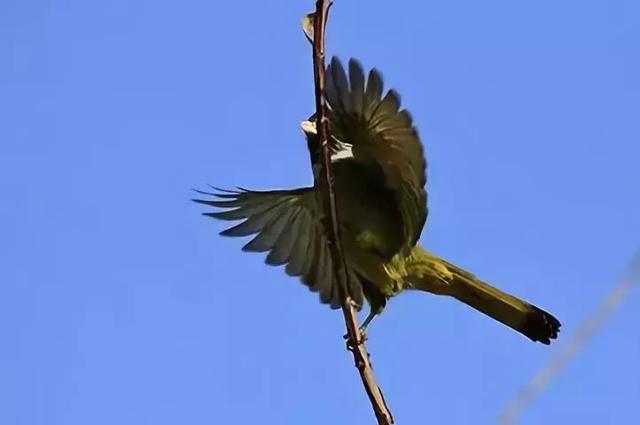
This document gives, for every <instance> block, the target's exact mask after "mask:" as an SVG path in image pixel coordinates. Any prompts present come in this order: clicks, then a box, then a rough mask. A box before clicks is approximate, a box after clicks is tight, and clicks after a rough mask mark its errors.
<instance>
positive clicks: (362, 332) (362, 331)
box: [342, 326, 367, 351]
mask: <svg viewBox="0 0 640 425" xmlns="http://www.w3.org/2000/svg"><path fill="white" fill-rule="evenodd" d="M342 338H344V339H345V340H346V341H347V350H349V351H353V349H354V348H355V347H357V346H358V345H361V344H364V343H365V341H366V340H367V333H366V328H365V327H364V326H360V327H359V328H358V336H357V337H356V338H357V340H356V341H353V340H352V339H351V338H350V337H349V334H348V333H346V334H344V335H343V336H342Z"/></svg>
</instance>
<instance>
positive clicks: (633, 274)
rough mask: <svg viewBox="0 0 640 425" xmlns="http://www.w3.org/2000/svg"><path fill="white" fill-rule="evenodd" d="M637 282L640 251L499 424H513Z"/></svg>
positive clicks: (513, 402)
mask: <svg viewBox="0 0 640 425" xmlns="http://www.w3.org/2000/svg"><path fill="white" fill-rule="evenodd" d="M634 285H640V253H638V255H636V257H635V258H634V260H633V262H632V263H631V266H630V267H629V269H628V271H627V272H626V273H625V275H624V276H623V277H622V279H621V280H620V282H619V283H618V284H617V285H616V286H615V287H614V288H613V289H612V290H611V291H610V292H609V293H608V294H607V296H606V297H605V298H604V300H603V301H602V303H601V304H600V306H599V307H598V309H597V310H596V311H595V312H594V313H593V314H591V315H590V316H589V317H588V318H587V320H585V321H584V323H583V324H582V325H581V326H580V328H579V329H578V331H577V332H576V333H575V334H574V335H573V337H572V338H571V339H570V340H569V342H568V343H567V344H566V345H565V346H564V347H563V349H562V350H560V351H559V352H558V353H557V354H556V355H555V356H554V357H552V358H551V360H550V361H549V363H547V365H546V366H545V367H544V369H542V370H541V371H540V372H539V373H538V374H537V375H536V376H534V377H533V379H531V381H529V383H528V384H527V385H526V386H525V387H524V388H522V389H521V390H520V391H518V393H516V395H515V396H514V398H513V399H512V400H511V401H510V402H509V404H508V405H507V406H506V407H505V409H504V410H503V411H502V413H501V414H500V423H501V424H503V425H512V424H515V423H517V421H518V419H519V418H520V416H521V415H522V413H523V412H524V411H525V409H526V408H527V407H528V406H529V405H530V404H531V402H532V401H533V399H534V398H535V397H536V396H537V395H538V394H540V393H541V392H542V391H544V390H545V389H546V388H547V386H548V385H549V382H551V380H552V379H553V378H555V377H556V376H557V375H558V374H559V373H560V371H561V370H562V368H563V367H564V366H565V365H566V364H567V363H568V362H569V361H570V360H571V359H573V357H574V356H575V355H576V354H577V353H578V351H580V350H581V349H582V348H583V347H584V345H585V344H586V343H587V342H588V341H589V340H590V339H591V338H592V337H593V335H595V334H596V333H597V332H598V331H599V330H600V329H602V327H603V326H604V325H605V324H606V323H607V321H608V320H609V319H610V318H611V316H612V315H613V313H615V312H616V311H617V310H618V309H619V308H620V306H621V305H622V303H623V302H624V301H625V300H626V299H627V297H628V296H629V293H630V292H631V289H632V288H633V286H634Z"/></svg>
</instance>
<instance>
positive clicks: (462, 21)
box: [0, 0, 640, 425]
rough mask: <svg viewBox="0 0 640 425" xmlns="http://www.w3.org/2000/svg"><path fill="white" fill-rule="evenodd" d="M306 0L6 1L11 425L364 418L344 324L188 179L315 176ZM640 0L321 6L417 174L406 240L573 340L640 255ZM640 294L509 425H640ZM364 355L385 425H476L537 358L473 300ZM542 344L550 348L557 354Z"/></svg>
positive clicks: (388, 328) (387, 337)
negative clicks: (377, 76)
mask: <svg viewBox="0 0 640 425" xmlns="http://www.w3.org/2000/svg"><path fill="white" fill-rule="evenodd" d="M311 5H312V1H299V2H291V1H290V0H273V1H268V2H246V1H244V2H243V1H227V2H219V1H213V2H212V1H202V0H199V1H198V0H196V1H189V0H187V1H181V2H170V1H163V0H160V1H143V0H127V1H123V0H114V1H108V2H107V1H86V0H85V1H80V0H68V1H37V0H2V2H0V193H1V194H2V201H1V202H0V264H1V266H0V336H1V339H2V344H1V349H0V423H1V424H3V425H63V424H64V425H85V424H91V425H102V424H104V425H111V424H120V425H129V424H130V425H139V424H153V425H163V424H193V425H199V424H217V423H247V424H254V423H261V424H325V423H333V424H353V423H370V422H371V421H372V416H371V412H370V408H369V404H368V401H367V400H366V397H365V395H364V392H363V391H362V389H361V386H360V382H359V378H358V376H357V374H356V371H355V369H354V368H353V364H352V359H351V358H350V355H349V354H348V353H347V352H345V350H344V342H343V340H342V337H341V336H342V334H343V333H344V329H343V323H342V317H341V314H340V313H339V312H334V311H331V310H329V309H328V308H327V307H324V306H321V305H320V304H319V303H318V302H317V299H316V296H315V295H313V294H309V293H308V291H307V289H306V288H304V287H303V286H302V285H300V284H299V283H298V282H297V281H296V280H295V279H292V278H289V277H286V275H285V274H284V272H283V270H281V269H278V268H271V267H267V266H265V265H264V264H263V256H262V255H259V254H245V253H242V252H240V247H241V246H242V244H243V241H242V240H232V239H224V238H221V237H219V236H217V232H218V231H220V230H221V229H222V228H223V226H222V225H223V223H218V222H215V221H212V220H209V219H206V218H204V217H202V216H200V212H201V211H202V208H200V206H198V205H195V204H192V203H191V202H190V201H189V198H190V197H191V196H192V193H191V192H190V188H192V187H197V188H204V187H205V185H206V184H207V183H212V184H215V185H220V186H226V187H230V186H234V185H242V186H246V187H249V188H256V189H267V188H275V187H292V186H300V185H306V184H309V183H310V180H311V177H310V170H309V165H308V157H307V152H306V146H305V143H304V142H303V138H302V135H301V132H300V130H299V121H300V120H301V119H304V118H306V117H307V116H308V115H309V113H310V112H311V111H312V108H313V98H312V93H313V91H312V77H311V62H310V56H309V50H308V45H307V42H306V41H305V39H304V37H303V36H302V34H301V31H300V28H299V20H300V17H301V15H302V14H303V13H304V12H307V11H308V10H309V9H310V7H311ZM638 16H640V6H639V5H638V2H637V1H635V0H609V1H604V0H601V1H588V0H580V1H578V0H572V1H568V0H567V1H551V0H541V1H535V2H522V1H497V0H489V1H482V2H478V1H471V0H468V1H417V0H415V1H408V0H407V1H404V0H401V1H384V2H383V1H378V2H372V1H355V0H350V1H347V0H337V1H336V3H335V5H334V8H333V10H332V15H331V19H330V26H329V37H328V53H329V54H337V55H339V56H340V57H342V58H348V57H350V56H355V57H357V58H359V59H360V60H361V61H362V62H363V64H364V65H365V66H366V67H371V66H376V67H378V68H379V69H380V70H381V71H382V72H383V74H384V76H385V79H386V82H387V85H388V86H391V87H395V88H397V89H398V90H399V92H400V93H401V95H402V98H403V104H404V106H406V107H407V108H408V109H409V110H410V111H411V112H412V114H413V115H414V117H415V120H416V122H417V125H418V126H419V129H420V132H421V135H422V136H423V140H424V143H425V145H426V152H427V155H428V160H429V164H430V165H429V178H430V180H429V191H430V210H431V214H430V217H429V221H428V225H427V227H426V230H425V232H424V234H423V237H422V240H421V241H422V243H423V244H424V245H426V246H427V247H428V248H430V249H431V250H433V251H434V252H437V253H439V254H441V255H443V256H445V257H447V258H449V259H450V260H452V261H454V262H457V263H459V264H460V265H462V266H465V267H467V268H469V269H471V270H473V271H474V272H475V273H476V274H478V275H479V276H481V277H482V278H484V279H486V280H488V281H490V282H492V283H494V284H496V285H498V286H500V287H501V288H503V289H506V290H508V291H511V292H513V293H515V294H517V295H520V296H522V297H524V298H526V299H528V300H531V301H532V302H535V303H536V304H538V305H540V306H542V307H544V308H546V309H548V310H550V311H552V312H553V313H554V314H555V315H556V316H557V317H558V318H560V319H561V321H562V322H563V325H564V326H563V333H562V337H564V338H565V340H566V337H567V336H568V335H570V334H571V333H572V331H573V330H575V328H576V326H577V325H579V323H580V322H581V321H582V320H583V319H584V318H585V317H587V316H588V314H589V312H590V311H591V310H592V309H594V308H595V307H596V306H597V304H598V302H599V300H600V299H601V297H602V296H603V295H604V294H605V293H606V292H607V291H608V289H609V288H610V287H611V286H612V285H613V284H614V283H615V282H616V280H617V279H618V278H619V277H620V275H621V273H622V272H623V269H624V267H625V266H626V264H627V263H628V261H629V260H630V258H631V256H632V254H633V252H634V251H636V250H637V248H638V247H639V245H640V167H639V166H638V162H639V160H640V127H639V126H638V117H639V116H640V79H639V78H638V76H639V75H640V47H639V44H638V40H640V25H639V20H638ZM638 298H639V294H638V293H637V292H636V293H635V294H633V296H632V298H631V299H630V300H629V302H628V303H627V304H626V305H625V306H624V307H623V308H622V309H621V310H620V311H619V312H618V314H616V316H615V317H614V318H613V320H612V321H611V322H610V324H609V326H608V327H607V328H606V329H604V330H603V331H602V332H601V333H600V334H598V335H597V336H596V337H595V338H594V339H593V340H592V341H591V342H590V343H589V345H588V346H587V347H586V348H585V350H584V351H582V352H581V353H580V355H579V356H578V357H577V358H576V359H575V361H573V362H572V363H571V364H570V365H569V367H568V368H567V369H566V370H565V371H564V372H563V373H562V375H561V376H559V378H558V379H557V380H555V381H554V382H553V384H552V385H551V387H550V388H549V390H548V391H546V392H545V393H544V394H542V396H541V397H540V398H538V399H537V400H536V401H535V403H534V405H533V406H531V409H530V410H529V411H528V412H527V413H526V415H525V417H524V418H523V422H522V423H523V424H530V425H534V424H540V423H548V424H563V423H588V424H623V423H626V424H628V423H637V422H638V421H640V416H639V415H640V414H639V413H638V410H637V402H638V400H640V367H639V366H638V359H640V334H639V333H638V323H640V308H639V307H640V302H639V299H638ZM369 337H370V343H369V348H370V350H371V352H372V354H373V361H374V366H375V370H376V372H377V375H378V378H379V380H380V382H381V384H382V386H383V388H384V390H385V395H386V398H387V400H388V402H389V404H390V405H391V407H392V408H393V411H394V413H395V416H396V418H397V420H398V423H400V424H423V423H434V424H444V423H450V424H466V423H473V424H491V423H495V418H496V416H497V414H498V413H499V411H500V409H501V408H502V407H503V405H504V404H505V403H506V402H507V400H509V399H510V397H511V396H512V394H513V393H514V392H515V391H516V390H517V389H518V388H520V387H521V386H522V385H523V384H524V383H525V382H527V380H528V379H529V378H530V377H531V376H532V375H533V374H534V373H535V372H536V371H537V370H538V369H539V368H540V367H541V366H542V365H543V364H544V363H545V362H546V361H547V360H548V359H549V357H550V356H551V354H552V353H554V351H555V350H554V347H553V346H552V347H546V346H543V345H540V344H533V343H531V342H529V341H528V340H527V339H525V338H523V337H521V336H520V335H518V334H516V333H514V332H512V331H510V330H509V329H506V328H504V327H502V326H500V325H499V324H497V323H495V322H493V321H492V320H491V319H488V318H486V317H484V316H482V315H480V314H477V313H475V312H474V311H472V310H470V309H469V308H467V307H466V306H464V305H461V304H458V303H456V302H454V301H452V300H448V299H442V298H437V297H435V296H428V295H426V294H404V295H401V296H399V297H398V298H396V299H394V300H393V301H392V302H391V303H390V304H389V306H388V308H387V310H386V311H385V313H384V315H383V316H382V318H380V319H378V320H377V321H376V322H374V324H373V326H372V328H371V330H370V332H369ZM557 347H558V346H556V348H557Z"/></svg>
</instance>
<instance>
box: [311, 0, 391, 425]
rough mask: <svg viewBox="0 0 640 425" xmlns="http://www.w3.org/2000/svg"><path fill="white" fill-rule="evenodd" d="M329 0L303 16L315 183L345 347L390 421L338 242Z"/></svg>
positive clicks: (381, 418) (382, 419)
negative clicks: (308, 46) (312, 101)
mask: <svg viewBox="0 0 640 425" xmlns="http://www.w3.org/2000/svg"><path fill="white" fill-rule="evenodd" d="M331 4H332V3H331V1H330V0H317V1H316V11H315V13H312V14H309V15H307V16H305V17H304V18H303V30H304V32H305V34H306V36H307V38H308V39H309V41H310V42H311V43H312V46H313V76H314V82H315V98H316V127H317V131H318V137H319V140H320V148H321V171H320V177H319V181H318V182H316V183H318V184H319V185H318V186H319V187H320V191H321V194H322V198H323V206H324V210H325V211H328V212H329V216H330V219H331V227H330V228H329V229H328V230H329V232H328V235H327V236H328V239H329V247H330V249H331V257H332V259H333V264H334V267H335V276H336V277H337V279H338V287H339V288H340V300H341V303H342V312H343V314H344V320H345V324H346V327H347V336H348V343H347V347H348V349H349V350H350V351H351V352H352V353H353V359H354V361H355V366H356V368H357V369H358V372H359V373H360V378H361V379H362V384H363V386H364V388H365V390H366V392H367V395H368V396H369V400H370V401H371V406H372V407H373V410H374V413H375V415H376V418H377V419H378V424H383V425H390V424H393V423H394V422H393V416H392V415H391V411H390V410H389V408H388V407H387V405H386V403H385V400H384V396H383V395H382V390H381V389H380V387H379V386H378V384H377V382H376V380H375V377H374V375H373V369H372V367H371V362H370V361H369V353H367V349H366V347H365V344H364V338H363V337H362V335H361V333H360V329H359V324H358V320H357V315H356V310H355V307H354V302H353V300H352V298H351V296H350V294H349V290H348V288H349V287H350V285H349V284H348V283H349V282H348V279H349V273H347V264H346V261H345V257H344V252H343V250H342V244H341V243H340V240H341V239H340V228H339V225H338V223H339V221H338V210H337V205H336V196H335V192H334V190H333V179H332V176H331V152H330V149H329V137H330V136H329V119H328V117H327V104H326V101H325V97H324V92H325V66H324V38H325V37H324V35H325V27H326V22H327V17H328V14H329V8H330V7H331Z"/></svg>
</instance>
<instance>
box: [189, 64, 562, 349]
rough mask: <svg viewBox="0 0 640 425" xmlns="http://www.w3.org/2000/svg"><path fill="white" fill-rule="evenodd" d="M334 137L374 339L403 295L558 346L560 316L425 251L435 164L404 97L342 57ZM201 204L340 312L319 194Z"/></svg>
mask: <svg viewBox="0 0 640 425" xmlns="http://www.w3.org/2000/svg"><path fill="white" fill-rule="evenodd" d="M324 96H325V99H326V102H327V109H328V119H329V127H330V135H331V136H330V141H329V145H330V153H331V169H332V175H333V181H334V190H335V196H336V204H337V206H338V214H339V234H340V242H341V244H342V247H343V252H344V257H345V264H346V266H347V267H346V270H347V273H348V279H347V282H348V283H349V286H348V291H349V294H350V296H351V298H352V300H353V302H354V304H355V305H356V306H357V307H358V309H361V308H362V306H363V305H364V302H365V300H366V302H367V303H368V305H369V314H368V316H367V317H366V319H365V321H364V322H363V324H362V326H361V331H362V332H363V334H364V332H365V330H366V328H367V326H368V325H369V324H370V323H371V321H372V320H373V318H374V317H376V316H378V315H380V314H381V313H382V312H383V310H384V309H385V306H386V304H387V301H388V300H389V299H391V298H393V297H394V296H396V295H398V294H399V293H401V292H403V291H423V292H428V293H431V294H435V295H441V296H448V297H453V298H455V299H457V300H459V301H461V302H463V303H464V304H467V305H468V306H470V307H472V308H473V309H475V310H477V311H479V312H481V313H484V314H485V315H487V316H490V317H492V318H493V319H495V320H497V321H498V322H501V323H503V324H504V325H506V326H508V327H510V328H512V329H514V330H515V331H517V332H519V333H521V334H522V335H524V336H526V337H528V338H529V339H530V340H532V341H534V342H540V343H542V344H546V345H549V344H550V342H551V340H553V339H556V338H557V336H558V332H559V331H560V326H561V324H560V322H559V321H558V319H556V318H555V317H554V316H553V315H552V314H550V313H548V312H546V311H544V310H543V309H541V308H538V307H536V306H535V305H533V304H530V303H528V302H526V301H524V300H521V299H519V298H517V297H515V296H513V295H510V294H507V293H506V292H503V291H501V290H499V289H497V288H495V287H493V286H491V285H490V284H488V283H486V282H484V281H482V280H480V279H479V278H477V277H476V276H475V275H474V274H472V273H470V272H468V271H465V270H464V269H462V268H460V267H458V266H456V265H454V264H453V263H450V262H449V261H447V260H445V259H443V258H440V257H438V256H436V255H434V254H432V253H431V252H429V251H427V250H426V249H424V248H422V247H421V246H420V245H419V244H418V240H419V238H420V236H421V234H422V231H423V228H424V227H425V223H426V221H427V215H428V207H427V191H426V183H427V175H426V168H427V163H426V159H425V155H424V148H423V145H422V142H421V140H420V137H419V135H418V131H417V128H416V127H415V126H414V124H413V118H412V116H411V115H410V113H409V112H408V111H407V110H406V109H403V108H401V105H400V96H399V95H398V93H397V92H396V91H395V90H393V89H391V90H388V91H386V92H385V90H384V83H383V79H382V76H381V73H380V72H379V71H378V70H377V69H376V68H373V69H371V70H370V71H369V72H368V74H367V76H366V77H365V72H364V69H363V67H362V65H361V64H360V63H359V62H358V61H357V60H355V59H351V60H349V62H348V71H347V70H345V67H344V66H343V65H342V62H341V61H340V60H339V59H338V58H336V57H334V58H332V60H331V62H330V63H329V65H328V66H327V67H326V87H325V93H324ZM301 129H302V132H303V133H304V135H305V136H306V140H307V145H308V148H309V153H310V158H311V163H312V169H313V174H314V176H315V177H316V179H315V181H316V182H317V181H318V178H317V177H318V175H319V174H318V173H319V172H320V162H321V152H320V148H319V146H320V143H318V132H317V130H316V119H315V114H314V115H311V116H310V117H309V118H308V119H307V120H305V121H303V122H302V123H301ZM212 190H213V191H199V190H197V191H196V192H198V193H199V194H200V195H201V197H200V198H198V199H193V201H195V202H197V203H200V204H204V205H206V206H208V207H213V208H215V210H214V211H209V212H205V213H203V214H204V215H205V216H208V217H213V218H216V219H219V220H231V221H240V222H239V223H237V224H235V225H233V226H232V227H230V228H227V229H226V230H224V231H222V232H221V233H220V234H221V235H223V236H231V237H243V236H250V235H255V236H254V238H253V239H252V240H250V241H249V242H248V243H247V244H246V245H244V247H243V248H242V249H243V251H247V252H267V253H268V254H267V256H266V259H265V262H266V263H267V264H269V265H274V266H278V265H284V266H285V272H286V273H287V274H288V275H290V276H297V277H299V278H300V280H301V281H302V283H304V284H305V285H307V286H308V287H309V288H310V289H311V291H313V292H317V293H318V294H319V299H320V302H321V303H323V304H328V305H329V306H330V307H331V308H333V309H336V308H339V307H340V306H341V297H340V290H339V287H338V283H337V279H336V276H335V273H336V272H335V270H334V266H333V260H332V257H331V252H330V249H329V243H330V242H329V238H328V236H327V234H328V233H327V231H328V230H327V229H329V228H330V221H329V220H330V218H329V217H330V214H329V212H328V211H325V206H324V203H323V201H322V193H321V189H320V188H319V186H318V184H317V183H315V184H314V185H313V186H310V187H302V188H295V189H286V190H266V191H264V190H249V189H245V188H243V187H238V188H237V189H235V190H229V189H220V188H217V187H214V186H212Z"/></svg>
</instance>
